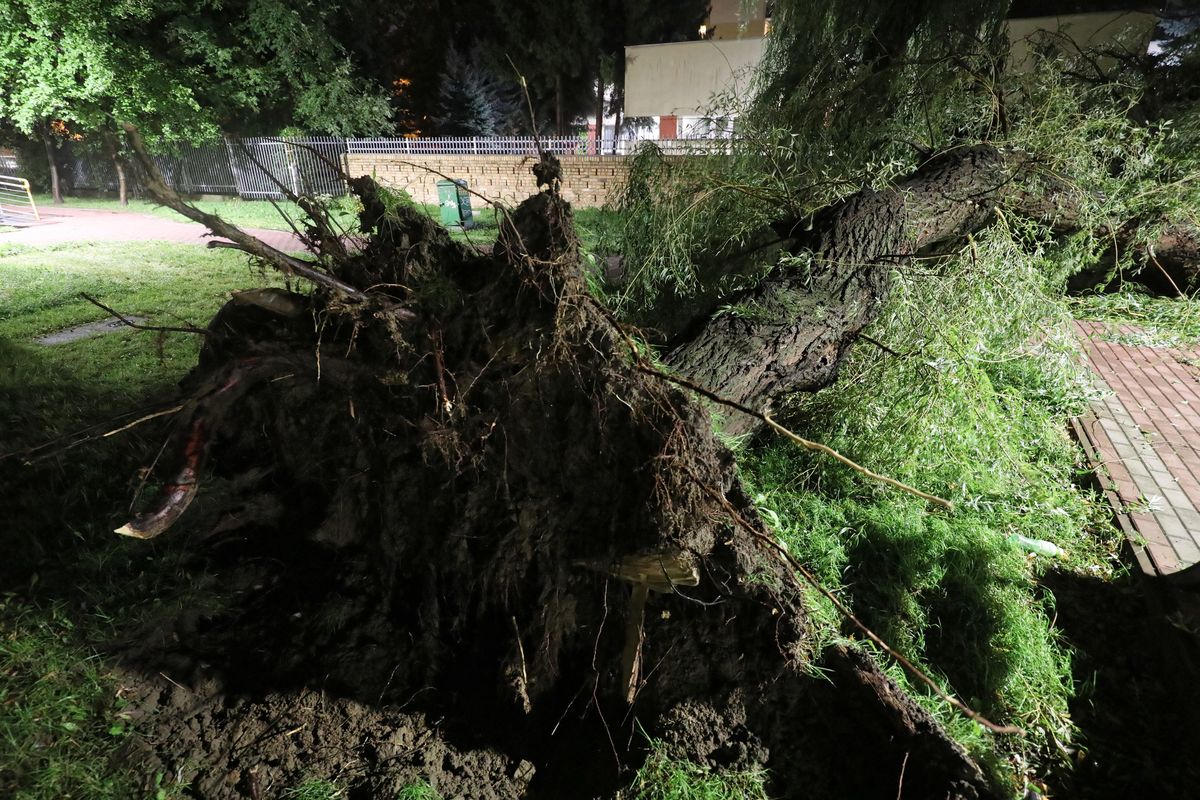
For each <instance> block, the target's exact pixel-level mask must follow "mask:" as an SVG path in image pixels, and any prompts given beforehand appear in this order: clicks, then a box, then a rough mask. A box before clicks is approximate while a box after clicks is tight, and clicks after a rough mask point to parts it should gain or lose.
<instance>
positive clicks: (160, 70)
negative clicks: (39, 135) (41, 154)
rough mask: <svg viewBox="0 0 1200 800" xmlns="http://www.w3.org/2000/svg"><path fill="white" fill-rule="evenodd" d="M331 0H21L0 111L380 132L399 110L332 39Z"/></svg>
mask: <svg viewBox="0 0 1200 800" xmlns="http://www.w3.org/2000/svg"><path fill="white" fill-rule="evenodd" d="M332 8H333V4H329V3H305V2H295V1H294V0H231V2H223V1H222V0H200V2H180V0H148V1H147V2H136V1H135V0H116V2H99V0H12V2H9V3H5V4H4V5H3V7H2V8H0V81H2V82H3V84H4V86H5V92H4V93H3V94H2V95H0V118H4V119H6V120H9V121H10V123H11V124H12V125H13V126H14V127H16V128H17V129H18V130H20V131H23V132H25V133H29V132H32V131H33V129H34V128H35V126H38V125H41V124H44V123H45V122H46V121H47V120H52V119H56V120H62V121H64V122H67V123H70V124H74V125H78V126H81V127H95V126H97V125H100V124H102V123H103V122H104V121H105V120H107V121H110V122H111V121H112V120H125V121H131V122H135V123H137V124H138V125H139V126H141V127H142V128H143V129H144V130H146V131H147V132H149V133H151V134H152V135H155V136H156V137H161V138H162V139H166V140H193V141H194V140H198V139H204V138H208V137H210V136H212V135H213V134H214V133H216V132H217V131H218V130H229V129H234V130H241V131H245V132H257V131H258V130H263V129H266V130H271V131H272V132H273V131H274V130H278V128H279V127H281V126H283V125H285V124H295V125H298V126H300V127H303V128H305V129H308V130H311V131H313V132H321V133H333V134H351V133H378V132H381V131H383V130H385V129H386V128H387V125H388V122H387V119H388V114H389V108H388V103H387V100H386V98H385V97H383V96H382V94H380V93H379V92H373V91H370V90H367V89H364V88H363V86H362V85H361V82H360V81H359V79H358V78H357V76H356V74H355V71H354V68H353V66H352V64H351V63H350V61H349V59H348V57H347V55H346V53H345V51H344V49H343V48H342V47H341V46H340V45H339V44H338V43H337V42H336V41H335V40H334V39H333V38H332V36H331V35H330V30H329V20H330V16H331V11H332Z"/></svg>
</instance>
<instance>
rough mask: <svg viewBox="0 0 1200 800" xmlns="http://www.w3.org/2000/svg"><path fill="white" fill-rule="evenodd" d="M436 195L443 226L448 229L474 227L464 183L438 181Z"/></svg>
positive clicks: (469, 200) (468, 196)
mask: <svg viewBox="0 0 1200 800" xmlns="http://www.w3.org/2000/svg"><path fill="white" fill-rule="evenodd" d="M437 193H438V205H439V206H440V207H441V209H442V224H443V225H445V226H446V227H448V228H449V227H457V228H474V227H475V220H474V219H473V218H472V216H471V195H470V193H469V192H467V182H466V181H462V180H458V181H438V182H437Z"/></svg>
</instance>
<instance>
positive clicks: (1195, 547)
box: [1075, 322, 1200, 575]
mask: <svg viewBox="0 0 1200 800" xmlns="http://www.w3.org/2000/svg"><path fill="white" fill-rule="evenodd" d="M1075 326H1076V330H1077V332H1078V333H1079V335H1080V337H1081V338H1082V339H1083V341H1084V343H1085V348H1086V351H1087V357H1088V362H1089V364H1090V366H1091V368H1092V370H1093V372H1094V373H1095V375H1096V377H1097V379H1098V383H1100V384H1101V388H1107V389H1111V391H1112V394H1111V395H1107V393H1106V396H1104V397H1100V398H1097V399H1096V400H1094V401H1093V402H1092V413H1093V416H1092V417H1091V418H1090V419H1088V420H1085V422H1084V424H1083V426H1082V427H1083V430H1084V433H1085V435H1086V436H1087V438H1088V439H1089V440H1090V443H1091V445H1092V446H1093V448H1094V450H1095V453H1096V458H1097V459H1098V460H1099V461H1102V462H1103V466H1104V467H1105V470H1106V471H1107V473H1108V478H1109V481H1110V483H1109V484H1108V486H1107V487H1106V488H1107V489H1108V490H1109V497H1110V500H1111V501H1112V502H1113V503H1114V506H1116V510H1117V511H1118V512H1119V513H1120V514H1122V515H1124V520H1125V521H1127V522H1128V523H1129V524H1131V525H1132V527H1133V528H1134V529H1136V534H1138V536H1135V537H1134V538H1135V539H1137V538H1139V537H1140V538H1141V539H1144V547H1142V544H1141V542H1135V545H1136V546H1137V548H1138V549H1139V550H1140V552H1139V559H1141V560H1143V567H1144V568H1146V569H1147V571H1153V572H1154V573H1155V574H1161V575H1168V574H1174V573H1177V572H1180V571H1181V570H1184V569H1186V568H1187V567H1189V566H1191V565H1193V564H1196V563H1200V380H1198V378H1197V371H1196V370H1195V368H1194V367H1191V366H1190V365H1189V364H1188V362H1189V361H1194V360H1197V359H1200V348H1193V349H1190V350H1187V351H1180V350H1175V349H1170V348H1160V347H1150V346H1145V345H1136V344H1125V343H1121V342H1120V341H1114V340H1113V339H1121V338H1124V339H1125V341H1130V340H1136V338H1137V337H1138V334H1139V331H1138V329H1136V328H1133V327H1130V326H1109V325H1106V324H1104V323H1097V322H1077V323H1076V324H1075ZM1143 556H1148V558H1149V563H1147V562H1146V561H1145V559H1144V558H1143Z"/></svg>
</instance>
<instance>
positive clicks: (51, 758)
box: [0, 243, 263, 800]
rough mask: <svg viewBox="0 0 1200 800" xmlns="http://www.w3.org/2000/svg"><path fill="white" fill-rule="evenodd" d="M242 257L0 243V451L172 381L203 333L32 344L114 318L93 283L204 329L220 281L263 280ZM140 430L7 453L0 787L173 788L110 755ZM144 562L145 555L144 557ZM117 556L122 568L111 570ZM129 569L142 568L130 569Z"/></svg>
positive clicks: (162, 389)
mask: <svg viewBox="0 0 1200 800" xmlns="http://www.w3.org/2000/svg"><path fill="white" fill-rule="evenodd" d="M262 281H263V278H262V276H261V275H259V273H258V271H257V270H255V269H252V268H251V267H250V266H249V265H248V264H247V261H246V259H245V258H244V257H242V256H240V255H239V254H235V253H231V252H228V251H211V250H206V249H204V248H199V247H195V246H191V245H182V244H162V243H146V244H124V243H122V244H114V243H106V244H96V245H69V246H56V247H49V248H25V247H12V246H8V247H3V248H2V249H0V454H2V453H4V452H7V451H9V450H11V449H17V448H20V447H23V446H28V445H31V444H34V443H39V442H41V441H44V440H46V439H47V438H50V437H52V436H54V435H57V434H60V433H63V432H66V431H69V430H73V429H75V428H77V427H79V426H80V425H82V424H84V423H86V422H91V421H94V420H96V419H98V418H100V419H102V418H104V417H106V416H107V415H109V414H112V413H115V412H117V411H123V410H127V409H129V408H131V407H136V406H138V405H140V404H142V403H144V402H146V401H147V400H148V399H150V398H154V397H161V396H163V395H168V394H170V393H171V392H172V390H173V386H174V383H175V381H177V380H178V379H179V378H180V377H181V376H182V375H183V374H184V372H186V370H187V369H189V368H190V367H191V366H192V365H193V364H194V363H195V359H196V353H197V341H196V338H197V337H196V336H194V335H190V334H178V333H172V334H158V333H151V332H144V331H134V330H131V329H121V330H118V331H116V332H113V333H109V334H106V335H104V336H100V337H96V338H90V339H84V340H80V341H76V342H72V343H69V344H62V345H55V346H39V345H36V344H33V343H32V341H31V340H32V338H33V337H34V336H36V335H38V334H42V333H45V332H48V331H52V330H56V329H59V328H63V327H68V326H72V325H77V324H80V323H85V322H91V321H94V320H96V319H99V318H104V317H107V316H108V315H107V313H106V312H104V311H102V310H100V309H98V308H96V307H95V306H93V305H91V304H89V303H87V302H86V301H83V300H81V299H80V298H79V296H78V294H79V292H81V291H85V292H88V293H90V294H92V295H94V296H96V297H97V298H98V299H100V300H101V301H102V302H105V303H107V304H109V305H111V306H113V307H114V308H116V309H118V310H119V311H121V312H123V313H129V314H138V315H142V316H145V317H148V318H149V319H150V320H151V321H153V322H158V323H160V324H165V325H179V324H180V323H181V322H187V323H199V324H204V323H206V322H207V320H208V318H209V317H211V315H212V313H213V312H214V311H215V310H216V309H217V308H218V307H219V306H220V305H221V303H222V302H224V300H225V298H226V297H227V294H228V292H230V291H232V290H234V289H239V288H247V287H251V286H255V285H261V283H262ZM147 446H152V445H150V444H149V443H148V442H146V441H141V440H139V438H138V434H137V432H134V433H133V435H132V436H131V438H128V439H124V440H121V437H114V438H113V439H105V440H102V441H101V442H99V443H97V444H96V445H95V446H90V447H86V448H81V449H79V450H75V451H71V452H69V453H67V454H65V455H64V456H61V457H59V458H57V459H54V460H53V461H51V462H49V463H46V464H42V465H40V466H39V467H37V468H36V469H35V468H22V467H20V466H19V465H18V464H16V463H14V461H13V460H11V459H9V460H7V461H0V476H2V478H0V485H2V486H3V487H4V495H5V503H6V510H5V516H6V518H8V519H9V520H10V521H11V522H12V523H13V524H11V525H5V526H0V542H2V544H3V547H2V549H3V551H4V553H5V558H4V560H3V563H0V587H2V588H3V595H2V596H3V600H2V601H0V796H2V797H13V798H21V799H22V800H25V799H26V798H28V799H29V800H35V799H36V800H40V799H42V798H47V799H48V798H67V797H75V798H81V799H82V798H88V800H107V799H108V798H112V800H118V799H122V800H123V799H124V798H130V797H140V796H148V797H153V798H156V800H158V799H159V798H165V797H170V796H172V794H173V792H174V789H173V788H171V787H172V782H171V780H170V777H169V776H155V775H138V774H130V773H128V772H127V771H124V770H121V769H118V768H115V767H114V766H113V761H112V756H113V755H114V754H115V753H116V752H117V751H118V750H119V749H120V748H121V747H122V745H123V744H124V742H125V739H126V738H127V736H129V735H136V734H135V732H134V730H133V729H132V727H131V726H129V725H128V724H127V721H126V720H124V719H123V718H122V716H121V711H122V709H121V699H120V696H119V692H120V684H119V681H118V679H117V678H116V676H114V675H113V674H112V673H111V672H110V670H109V667H108V666H107V665H106V664H105V662H104V661H103V660H101V659H99V658H98V657H97V655H96V651H95V646H96V645H97V644H99V643H100V642H102V641H104V640H105V639H106V637H107V636H109V635H110V633H111V630H112V622H113V620H114V619H117V618H120V616H121V615H122V613H123V610H122V607H121V600H120V598H121V594H122V591H125V592H126V593H128V587H124V589H123V588H122V587H119V586H114V585H113V584H112V579H111V578H110V577H109V576H110V575H111V574H114V572H116V573H119V572H122V571H126V570H127V568H128V567H129V564H130V562H131V559H133V558H135V552H134V551H133V550H132V549H130V548H128V546H127V545H126V543H124V542H118V541H114V537H113V536H112V534H111V528H112V527H113V525H112V524H111V523H112V517H113V514H114V513H116V514H120V513H121V511H122V507H123V505H124V502H125V500H123V499H122V498H125V499H127V498H128V496H129V493H130V491H131V485H130V479H131V478H135V477H136V476H135V475H133V474H131V473H132V472H133V470H134V467H133V466H131V465H136V464H137V463H138V461H137V458H138V457H137V456H136V455H134V453H135V452H137V451H141V452H145V450H144V448H145V447H147ZM141 557H142V558H144V557H145V556H144V554H143V555H142V556H141ZM118 564H120V565H122V567H121V569H117V565H118ZM131 574H136V570H135V571H134V572H133V573H131Z"/></svg>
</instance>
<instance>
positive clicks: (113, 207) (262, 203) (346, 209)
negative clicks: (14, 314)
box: [0, 195, 613, 248]
mask: <svg viewBox="0 0 1200 800" xmlns="http://www.w3.org/2000/svg"><path fill="white" fill-rule="evenodd" d="M34 201H35V202H36V203H37V205H38V207H39V208H41V207H46V208H53V204H52V202H51V200H50V196H49V195H35V196H34ZM192 204H193V205H195V206H196V207H198V208H200V209H201V210H202V211H205V212H207V213H210V214H216V215H217V216H219V217H221V218H222V219H224V220H225V221H227V222H230V223H232V224H234V225H238V226H240V227H245V228H264V229H267V230H280V231H289V230H291V229H292V228H291V226H290V225H289V224H288V223H287V221H286V220H284V218H283V217H282V216H281V215H280V211H283V212H284V213H285V214H287V216H288V217H290V218H291V219H292V220H293V221H296V222H297V223H299V222H300V221H301V220H303V219H304V213H303V212H302V211H301V210H300V208H299V207H298V206H296V205H295V204H294V203H291V202H288V201H280V202H278V203H276V204H274V205H272V204H271V203H270V202H268V201H266V200H241V199H238V198H232V197H231V198H228V199H224V200H197V201H194V202H193V203H192ZM65 205H66V207H68V208H85V209H96V210H100V211H112V212H118V213H135V214H152V215H154V216H157V217H163V218H165V219H170V220H173V221H175V222H190V220H189V219H187V217H184V216H183V215H181V214H179V213H177V212H175V211H173V210H171V209H169V208H166V207H164V206H160V205H157V204H156V203H153V202H151V201H149V200H142V199H131V200H130V201H129V205H128V206H121V204H120V203H119V202H118V201H117V200H115V199H112V198H106V197H68V198H66V203H65ZM475 205H476V207H475V208H474V209H473V212H472V216H473V220H474V223H475V226H474V227H473V228H471V229H469V230H463V229H461V228H451V229H450V236H451V238H453V239H455V240H456V241H460V242H463V243H464V244H475V245H481V244H491V243H492V242H494V241H495V240H496V237H497V236H498V235H499V233H500V224H499V222H498V221H497V219H496V211H495V209H493V208H492V207H490V206H482V207H480V204H479V203H476V204H475ZM275 206H278V209H277V208H276V207H275ZM329 207H330V209H331V211H332V212H333V217H334V220H335V221H336V222H337V223H338V224H340V225H342V226H343V227H345V228H347V229H351V230H352V229H354V227H355V225H356V224H357V220H356V218H355V214H356V213H357V212H356V204H355V202H354V201H353V200H352V199H351V198H335V199H334V200H333V201H332V202H331V203H330V205H329ZM417 208H418V209H419V210H421V211H422V212H423V213H424V214H426V215H427V216H428V217H430V218H431V219H433V220H435V221H438V222H440V221H441V217H440V213H441V212H440V209H439V208H438V206H437V205H434V204H424V205H422V204H417ZM612 219H613V214H612V213H611V212H606V211H603V210H601V209H577V210H576V211H575V221H576V227H577V229H578V231H579V234H580V238H581V239H582V241H583V244H584V247H585V248H587V247H595V246H597V245H598V244H599V241H600V239H601V238H602V230H605V226H606V225H609V224H611V222H612ZM300 227H301V228H302V227H303V226H300ZM3 230H4V229H3V228H2V227H0V232H3Z"/></svg>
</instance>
